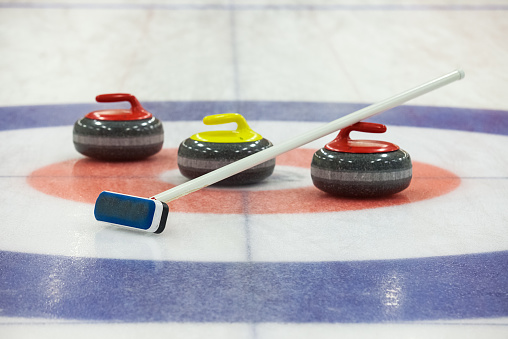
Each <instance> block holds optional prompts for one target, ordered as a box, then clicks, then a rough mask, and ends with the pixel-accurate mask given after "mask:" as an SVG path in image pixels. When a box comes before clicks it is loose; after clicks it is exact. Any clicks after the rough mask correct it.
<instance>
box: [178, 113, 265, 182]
mask: <svg viewBox="0 0 508 339" xmlns="http://www.w3.org/2000/svg"><path fill="white" fill-rule="evenodd" d="M231 122H235V123H236V124H237V129H236V130H234V131H208V132H201V133H197V134H194V135H192V136H191V137H190V138H187V139H185V140H184V141H183V142H182V143H181V144H180V147H179V148H178V168H179V169H180V172H181V173H182V175H184V176H185V177H187V178H189V179H194V178H197V177H199V176H201V175H203V174H206V173H208V172H211V171H213V170H216V169H217V168H220V167H222V166H225V165H227V164H230V163H232V162H234V161H236V160H239V159H241V158H244V157H246V156H249V155H251V154H254V153H256V152H259V151H262V150H264V149H266V148H268V147H271V146H272V143H271V142H270V141H268V140H267V139H265V138H263V137H262V136H261V135H259V134H258V133H256V132H254V131H253V130H252V129H250V127H249V125H248V124H247V121H245V118H244V117H243V116H241V115H240V114H237V113H227V114H215V115H209V116H206V117H205V118H204V119H203V123H204V124H205V125H218V124H226V123H231ZM274 168H275V159H271V160H268V161H266V162H263V163H261V164H259V165H257V166H254V167H252V168H250V169H248V170H245V171H243V172H241V173H238V174H235V175H234V176H231V177H229V178H227V179H224V180H222V181H220V182H219V183H218V184H219V185H245V184H253V183H256V182H259V181H261V180H263V179H265V178H267V177H269V176H270V175H271V174H272V173H273V169H274Z"/></svg>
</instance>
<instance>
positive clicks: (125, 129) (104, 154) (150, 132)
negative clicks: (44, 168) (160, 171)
mask: <svg viewBox="0 0 508 339" xmlns="http://www.w3.org/2000/svg"><path fill="white" fill-rule="evenodd" d="M73 141H74V147H75V148H76V150H77V151H78V152H80V153H81V154H83V155H86V156H89V157H91V158H95V159H99V160H109V161H127V160H139V159H143V158H147V157H149V156H151V155H154V154H155V153H157V152H159V151H160V150H161V148H162V144H163V143H164V129H163V126H162V123H161V121H159V120H158V119H157V118H155V117H151V118H147V119H140V120H125V121H123V120H111V121H109V120H95V119H89V118H86V117H85V118H82V119H80V120H78V121H77V122H76V123H75V124H74V131H73Z"/></svg>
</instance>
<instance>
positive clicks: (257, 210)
mask: <svg viewBox="0 0 508 339" xmlns="http://www.w3.org/2000/svg"><path fill="white" fill-rule="evenodd" d="M314 152H315V150H314V149H295V150H293V151H290V152H288V153H285V154H283V155H280V156H278V157H277V164H278V165H284V166H295V167H303V168H309V175H310V160H311V159H312V155H313V153H314ZM176 168H178V166H177V150H176V149H163V150H162V151H161V152H159V153H158V154H156V155H154V156H152V157H150V158H148V159H146V160H143V161H135V162H102V161H98V160H93V159H88V158H86V159H74V160H68V161H64V162H59V163H56V164H52V165H49V166H45V167H42V168H40V169H38V170H35V171H34V172H33V173H31V174H30V176H29V177H28V179H27V180H28V183H29V184H30V185H31V186H32V187H34V188H35V189H37V190H39V191H41V192H44V193H46V194H49V195H52V196H56V197H60V198H63V199H69V200H74V201H80V202H86V203H92V204H93V203H95V200H96V199H97V196H98V195H99V194H100V192H102V191H106V190H107V191H113V192H117V193H123V194H129V195H136V196H140V197H150V196H152V195H155V194H157V193H160V192H162V191H165V190H168V189H170V188H172V187H174V185H171V184H168V183H167V182H164V181H162V180H161V179H160V178H159V177H160V174H161V173H163V172H165V171H168V170H171V169H176ZM459 184H460V178H459V177H458V176H456V175H455V174H453V173H451V172H449V171H447V170H444V169H442V168H439V167H436V166H432V165H429V164H425V163H420V162H413V180H412V182H411V185H410V186H409V188H407V189H406V190H404V191H402V192H400V193H397V194H394V195H392V196H388V197H383V198H376V199H349V198H338V197H334V196H331V195H329V194H327V193H324V192H321V191H320V190H318V189H317V188H315V187H314V186H308V187H302V188H293V189H282V190H270V191H247V190H241V187H240V188H238V187H237V188H236V189H231V190H228V189H221V190H217V189H210V188H205V189H202V190H200V191H197V192H194V193H192V194H189V195H187V196H184V197H182V198H180V199H177V200H174V201H172V202H170V203H169V204H168V205H169V207H170V210H171V211H173V212H188V213H214V214H244V213H248V214H274V213H316V212H336V211H351V210H362V209H371V208H379V207H388V206H395V205H402V204H408V203H412V202H416V201H421V200H425V199H430V198H434V197H437V196H441V195H443V194H446V193H448V192H451V191H452V190H454V189H455V188H457V187H458V186H459Z"/></svg>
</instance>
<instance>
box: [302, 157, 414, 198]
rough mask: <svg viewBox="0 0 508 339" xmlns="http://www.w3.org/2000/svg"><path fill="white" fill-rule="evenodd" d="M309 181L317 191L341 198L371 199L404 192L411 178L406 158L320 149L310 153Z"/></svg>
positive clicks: (408, 161)
mask: <svg viewBox="0 0 508 339" xmlns="http://www.w3.org/2000/svg"><path fill="white" fill-rule="evenodd" d="M311 177H312V181H313V183H314V185H315V186H316V187H317V188H319V189H320V190H322V191H324V192H327V193H330V194H333V195H337V196H344V197H355V198H373V197H380V196H385V195H390V194H394V193H398V192H400V191H402V190H404V189H406V188H407V187H408V186H409V184H410V182H411V178H412V164H411V158H410V156H409V154H408V153H407V152H406V151H404V150H402V149H399V150H396V151H392V152H384V153H346V152H335V151H330V150H328V149H326V148H322V149H320V150H318V151H317V152H316V153H314V156H313V158H312V164H311Z"/></svg>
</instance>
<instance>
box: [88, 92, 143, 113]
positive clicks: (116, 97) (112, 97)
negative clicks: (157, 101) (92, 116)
mask: <svg viewBox="0 0 508 339" xmlns="http://www.w3.org/2000/svg"><path fill="white" fill-rule="evenodd" d="M95 100H97V102H120V101H128V102H129V103H130V104H131V109H132V113H134V114H136V113H138V112H142V111H144V109H143V106H141V104H140V103H139V101H138V99H136V97H135V96H134V95H132V94H128V93H111V94H100V95H98V96H96V97H95Z"/></svg>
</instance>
